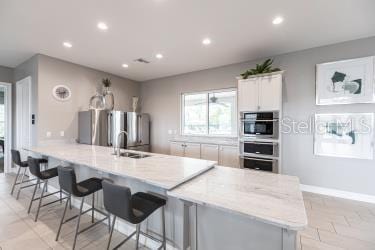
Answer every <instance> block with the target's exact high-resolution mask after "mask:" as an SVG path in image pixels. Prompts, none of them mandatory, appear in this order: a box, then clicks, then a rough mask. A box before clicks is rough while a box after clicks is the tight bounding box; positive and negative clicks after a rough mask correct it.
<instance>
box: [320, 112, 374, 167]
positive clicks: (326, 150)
mask: <svg viewBox="0 0 375 250" xmlns="http://www.w3.org/2000/svg"><path fill="white" fill-rule="evenodd" d="M314 128H315V129H314V154H315V155H319V156H332V157H345V158H356V159H367V160H372V159H373V158H374V149H373V136H374V135H373V130H374V114H373V113H342V114H315V126H314Z"/></svg>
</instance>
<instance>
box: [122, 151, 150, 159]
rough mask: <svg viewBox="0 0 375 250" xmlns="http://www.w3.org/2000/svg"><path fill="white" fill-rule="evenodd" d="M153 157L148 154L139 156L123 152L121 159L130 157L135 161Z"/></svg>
mask: <svg viewBox="0 0 375 250" xmlns="http://www.w3.org/2000/svg"><path fill="white" fill-rule="evenodd" d="M150 156H151V155H146V154H137V153H130V152H121V153H120V157H129V158H133V159H142V158H147V157H150Z"/></svg>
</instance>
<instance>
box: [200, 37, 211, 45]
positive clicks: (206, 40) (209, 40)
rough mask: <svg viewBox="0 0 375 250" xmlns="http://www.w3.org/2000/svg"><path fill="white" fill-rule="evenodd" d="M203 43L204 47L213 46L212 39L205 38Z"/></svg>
mask: <svg viewBox="0 0 375 250" xmlns="http://www.w3.org/2000/svg"><path fill="white" fill-rule="evenodd" d="M202 43H203V44H204V45H209V44H211V39H210V38H205V39H203V41H202Z"/></svg>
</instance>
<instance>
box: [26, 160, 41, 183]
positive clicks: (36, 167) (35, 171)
mask: <svg viewBox="0 0 375 250" xmlns="http://www.w3.org/2000/svg"><path fill="white" fill-rule="evenodd" d="M27 163H28V165H29V170H30V173H31V174H32V175H34V176H36V177H38V178H40V179H42V175H41V173H40V159H36V158H33V157H31V156H29V157H27Z"/></svg>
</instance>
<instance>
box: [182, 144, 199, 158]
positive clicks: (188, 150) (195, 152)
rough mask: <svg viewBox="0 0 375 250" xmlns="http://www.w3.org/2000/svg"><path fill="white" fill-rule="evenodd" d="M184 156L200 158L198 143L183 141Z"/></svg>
mask: <svg viewBox="0 0 375 250" xmlns="http://www.w3.org/2000/svg"><path fill="white" fill-rule="evenodd" d="M185 157H190V158H197V159H200V158H201V145H200V144H199V143H185Z"/></svg>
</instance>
